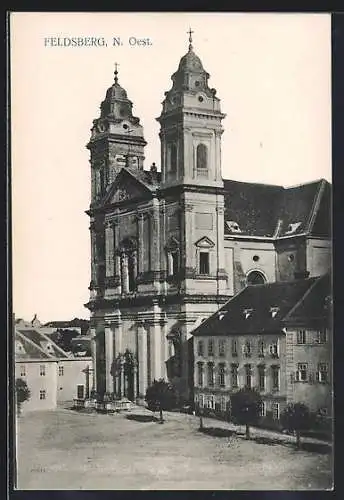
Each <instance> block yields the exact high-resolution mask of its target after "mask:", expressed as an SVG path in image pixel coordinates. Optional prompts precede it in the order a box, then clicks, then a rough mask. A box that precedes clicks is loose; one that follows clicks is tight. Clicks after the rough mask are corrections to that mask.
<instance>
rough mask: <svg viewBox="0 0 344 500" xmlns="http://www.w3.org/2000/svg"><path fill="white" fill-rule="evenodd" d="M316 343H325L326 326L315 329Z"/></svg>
mask: <svg viewBox="0 0 344 500" xmlns="http://www.w3.org/2000/svg"><path fill="white" fill-rule="evenodd" d="M316 341H317V343H318V344H326V342H327V331H326V328H322V329H321V330H318V331H317V340H316Z"/></svg>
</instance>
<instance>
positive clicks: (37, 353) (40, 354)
mask: <svg viewBox="0 0 344 500" xmlns="http://www.w3.org/2000/svg"><path fill="white" fill-rule="evenodd" d="M16 341H17V342H18V343H19V344H20V345H21V346H22V348H23V349H21V350H20V351H19V350H17V349H16V354H15V359H16V361H21V360H27V359H50V360H51V359H52V358H51V356H49V355H48V354H47V353H46V352H44V351H43V350H42V349H41V348H40V347H39V346H37V345H36V344H35V343H34V342H33V341H32V340H30V339H29V338H27V337H26V336H25V335H23V334H22V333H20V332H19V331H18V330H16Z"/></svg>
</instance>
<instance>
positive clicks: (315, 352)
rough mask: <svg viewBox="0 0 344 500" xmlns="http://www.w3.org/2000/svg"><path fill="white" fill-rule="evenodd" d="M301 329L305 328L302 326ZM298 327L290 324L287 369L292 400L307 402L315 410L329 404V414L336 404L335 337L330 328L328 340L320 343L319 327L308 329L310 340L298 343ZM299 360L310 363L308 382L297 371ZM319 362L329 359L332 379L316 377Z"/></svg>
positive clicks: (307, 334)
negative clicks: (333, 364) (334, 388)
mask: <svg viewBox="0 0 344 500" xmlns="http://www.w3.org/2000/svg"><path fill="white" fill-rule="evenodd" d="M300 329H305V328H304V327H303V328H302V327H300ZM297 330H298V329H297V328H288V329H287V334H286V342H287V348H286V349H287V370H288V379H287V383H288V390H287V400H288V402H303V403H305V404H307V405H308V406H309V407H310V409H311V410H312V411H317V410H318V409H319V408H327V410H328V413H329V415H330V414H331V408H332V396H331V390H332V374H331V372H332V365H331V352H332V345H331V344H332V337H331V332H330V331H328V335H327V342H326V343H325V344H318V343H317V342H316V338H317V332H316V330H311V329H309V328H308V329H306V344H297ZM298 363H307V365H308V374H309V380H308V381H307V382H297V381H296V380H295V373H296V371H297V366H298ZM319 363H328V366H329V382H328V383H321V382H317V381H316V372H317V369H318V364H319Z"/></svg>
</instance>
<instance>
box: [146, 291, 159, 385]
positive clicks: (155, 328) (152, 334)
mask: <svg viewBox="0 0 344 500" xmlns="http://www.w3.org/2000/svg"><path fill="white" fill-rule="evenodd" d="M160 321H161V309H160V306H159V305H158V302H157V301H156V299H153V319H152V320H151V321H150V325H149V349H150V353H149V354H150V356H149V359H150V367H149V371H150V376H151V380H152V381H153V380H154V379H155V380H159V379H160V378H161V375H162V373H161V327H160Z"/></svg>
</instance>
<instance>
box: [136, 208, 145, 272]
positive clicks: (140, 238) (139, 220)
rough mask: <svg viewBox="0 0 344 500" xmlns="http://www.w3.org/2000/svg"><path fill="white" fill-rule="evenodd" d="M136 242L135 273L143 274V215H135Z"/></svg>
mask: <svg viewBox="0 0 344 500" xmlns="http://www.w3.org/2000/svg"><path fill="white" fill-rule="evenodd" d="M136 220H137V241H138V261H137V272H138V273H142V272H143V268H144V266H143V245H144V241H143V214H142V213H138V214H137V219H136Z"/></svg>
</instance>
